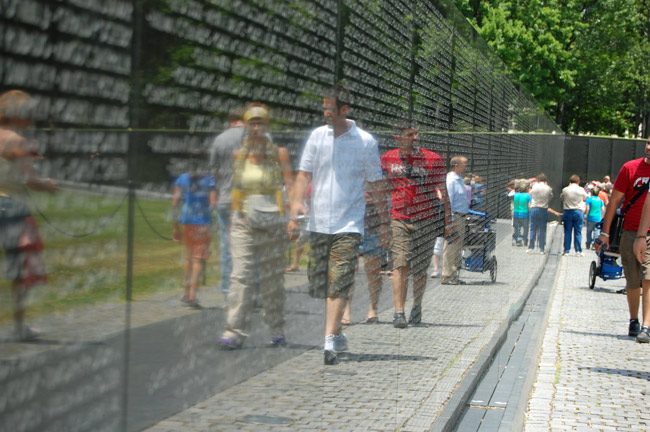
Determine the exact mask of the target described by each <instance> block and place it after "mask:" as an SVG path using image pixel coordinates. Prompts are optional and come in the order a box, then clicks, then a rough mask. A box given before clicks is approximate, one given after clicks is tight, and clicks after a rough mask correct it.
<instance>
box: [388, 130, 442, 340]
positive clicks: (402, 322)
mask: <svg viewBox="0 0 650 432" xmlns="http://www.w3.org/2000/svg"><path fill="white" fill-rule="evenodd" d="M417 140H418V130H417V128H415V127H413V126H411V125H403V126H401V127H400V128H399V135H396V136H395V141H396V142H397V144H398V145H399V147H398V148H396V149H393V150H389V151H388V152H386V153H385V154H384V155H383V156H382V158H381V167H382V169H383V170H384V172H385V173H386V177H387V179H388V183H389V185H390V190H391V200H392V210H391V232H392V244H391V250H392V254H393V275H392V280H393V306H394V308H395V314H394V316H393V326H395V327H396V328H405V327H407V325H408V324H407V321H406V317H405V315H404V304H405V303H406V292H407V284H408V274H409V270H410V272H411V274H412V277H413V307H412V309H411V315H410V317H409V321H408V322H410V323H411V324H418V323H420V321H421V320H422V306H421V304H422V297H423V295H424V288H425V285H426V280H427V279H426V276H427V273H426V272H427V267H428V266H429V261H431V255H432V254H433V245H434V243H435V241H436V237H437V236H441V235H442V231H443V230H444V215H445V214H447V213H448V212H445V211H444V204H443V203H446V190H445V176H446V169H445V164H444V161H443V159H442V158H441V157H440V156H439V155H438V154H437V153H434V152H432V151H430V150H426V149H423V148H420V147H417V146H415V142H416V141H417Z"/></svg>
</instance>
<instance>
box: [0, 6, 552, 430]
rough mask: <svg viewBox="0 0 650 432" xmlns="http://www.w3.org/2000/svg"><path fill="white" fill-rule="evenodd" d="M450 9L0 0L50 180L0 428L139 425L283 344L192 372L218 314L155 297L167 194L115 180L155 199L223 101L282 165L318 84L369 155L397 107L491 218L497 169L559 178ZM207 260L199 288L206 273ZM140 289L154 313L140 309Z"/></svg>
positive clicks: (516, 93)
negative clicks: (267, 139)
mask: <svg viewBox="0 0 650 432" xmlns="http://www.w3.org/2000/svg"><path fill="white" fill-rule="evenodd" d="M451 3H452V2H450V1H447V0H439V1H428V0H418V1H413V0H283V1H279V0H278V1H266V0H133V1H127V0H111V1H105V0H57V1H52V0H0V92H4V91H6V90H9V89H14V88H19V89H22V90H25V91H27V92H28V93H30V94H31V95H32V96H33V98H34V99H35V101H36V106H35V111H34V113H33V119H34V120H35V127H32V128H30V129H28V130H26V131H25V133H26V135H27V136H28V138H30V139H33V142H34V143H35V145H36V146H37V149H38V150H39V152H40V153H41V154H42V155H43V156H44V157H43V158H42V159H40V160H37V161H36V162H35V166H36V168H37V169H38V171H39V172H40V173H41V174H42V175H43V176H46V177H52V178H54V179H56V180H57V181H58V182H59V183H60V184H62V185H64V186H65V187H64V188H62V189H63V190H62V191H61V192H60V193H59V194H58V195H56V196H54V197H45V198H42V197H39V198H34V199H33V200H32V201H31V204H32V207H33V208H32V211H33V213H34V214H35V215H36V216H37V217H38V220H39V222H40V224H41V227H42V234H43V237H44V240H45V245H46V252H45V256H46V261H47V264H48V267H49V269H50V278H49V279H50V284H49V286H48V288H47V289H45V288H43V289H38V290H36V289H35V290H34V293H33V295H32V298H33V299H34V300H33V305H32V306H30V312H31V314H32V316H33V317H35V319H36V321H38V322H40V323H41V324H42V325H43V326H44V327H46V328H47V329H48V330H49V331H48V334H46V336H45V337H44V338H43V340H42V342H41V343H38V344H19V343H14V342H15V341H14V340H13V339H12V338H11V321H12V317H11V310H10V309H9V308H7V307H6V306H3V307H4V309H2V310H0V388H2V389H4V390H6V391H3V392H0V393H2V396H0V431H12V432H13V431H36V430H38V431H43V430H53V431H55V430H93V431H97V430H124V429H128V430H140V429H142V428H145V427H147V426H149V425H151V424H153V423H155V422H156V421H159V420H160V419H161V418H164V417H167V416H169V415H171V414H173V413H175V412H177V411H179V410H181V409H183V408H185V407H187V406H190V405H192V404H194V403H196V402H197V401H199V400H202V399H204V398H206V397H208V396H209V395H211V394H214V393H215V392H216V391H220V390H222V389H224V388H227V387H228V386H229V385H232V384H234V383H237V382H240V381H242V380H244V379H246V378H248V377H249V376H252V375H254V374H255V373H257V371H259V370H263V369H264V368H266V367H268V366H269V365H272V364H277V363H279V362H281V361H284V360H286V359H287V358H289V357H290V354H287V353H286V352H282V353H274V354H269V355H267V356H265V357H264V358H263V361H262V363H260V364H257V365H255V366H254V367H253V366H251V367H250V368H249V369H245V368H240V367H238V366H239V358H238V360H237V362H232V363H229V364H228V365H227V368H225V369H223V370H227V371H228V373H222V372H223V370H220V371H219V372H216V371H214V370H210V367H211V365H212V364H219V362H220V361H223V357H222V356H221V354H214V353H213V352H212V351H210V350H209V349H208V348H206V344H205V340H206V339H209V338H210V337H213V336H214V335H215V334H217V331H218V330H219V329H215V328H211V327H210V328H208V327H206V326H207V324H206V323H205V322H204V321H209V322H211V323H212V326H214V323H215V322H217V320H215V319H208V318H209V317H211V315H206V314H204V315H201V316H202V319H192V320H190V319H185V318H186V317H185V315H183V314H185V312H183V313H177V311H176V312H173V313H171V312H169V311H170V308H169V307H167V306H168V305H169V304H168V303H169V302H170V300H169V298H171V297H169V296H168V297H164V296H163V297H156V296H160V293H161V292H165V293H166V292H173V293H174V300H175V301H176V300H178V299H176V292H177V291H178V290H179V287H180V286H181V282H180V281H179V277H178V276H177V273H178V272H177V271H176V270H177V269H179V268H180V267H181V264H179V258H178V256H179V254H180V252H179V250H180V247H178V246H176V245H175V244H173V242H171V238H170V233H169V232H167V231H169V220H170V218H171V215H170V211H169V202H168V201H164V202H163V201H160V202H145V201H132V200H129V201H128V202H129V206H128V207H127V205H126V204H125V203H126V202H127V199H126V187H127V186H128V185H130V186H134V187H135V188H136V189H139V190H141V191H146V192H152V191H154V192H162V193H164V194H168V193H169V192H170V189H171V185H172V182H173V181H174V180H175V179H176V177H177V176H178V175H179V174H180V173H181V172H183V171H186V170H187V169H188V167H192V166H194V165H195V163H196V162H198V163H200V164H206V163H207V156H206V152H207V149H208V146H209V143H210V142H211V140H212V139H213V138H214V136H215V135H216V134H218V133H220V132H221V131H222V130H223V129H224V127H225V124H226V117H227V114H228V112H229V111H230V110H232V109H233V108H237V107H241V106H243V105H244V104H245V103H246V102H249V101H251V100H259V101H262V102H264V103H266V104H268V106H269V107H270V108H271V116H272V122H271V135H272V136H273V138H274V141H276V142H278V143H280V144H283V145H285V146H287V147H288V148H289V151H290V154H291V157H292V163H293V164H294V167H295V165H296V164H297V158H298V156H299V154H300V150H301V147H302V144H303V143H304V140H305V138H306V136H307V134H308V132H309V131H310V130H311V129H312V128H314V127H315V126H317V125H320V124H322V114H321V94H322V92H323V90H324V89H326V88H328V87H329V86H331V85H332V84H333V83H334V82H337V81H343V82H344V83H346V85H347V86H348V87H349V88H350V89H351V91H352V94H353V110H352V113H351V118H353V119H355V120H357V121H358V122H359V124H361V125H362V126H363V128H365V129H366V130H368V131H370V132H371V133H373V134H374V135H375V136H377V137H378V138H379V140H380V147H381V148H382V149H383V150H386V149H388V148H391V147H394V146H395V143H394V141H393V139H392V137H393V135H394V133H395V125H396V124H397V123H399V122H400V121H404V120H410V121H414V122H417V124H418V125H419V128H420V142H421V145H422V146H424V147H427V148H430V149H433V150H435V151H437V152H438V153H440V154H441V155H442V156H443V157H444V158H445V159H446V160H448V159H449V157H450V156H452V155H454V154H463V155H466V156H468V157H469V159H470V168H469V171H471V172H473V173H476V174H479V175H481V176H482V177H483V178H484V179H485V182H486V184H487V196H486V201H487V210H488V211H489V212H490V213H492V214H494V215H499V216H507V215H508V214H509V203H508V202H507V199H506V197H505V194H504V191H505V184H506V183H507V181H508V180H510V179H511V178H514V177H528V176H531V175H534V174H536V173H537V172H538V171H540V170H544V171H546V172H547V174H548V175H549V177H550V179H551V183H552V185H553V186H554V187H555V188H556V189H557V187H559V184H560V183H559V182H560V177H561V174H562V163H561V160H562V157H563V155H564V151H563V140H564V137H563V135H562V132H561V131H560V129H559V128H558V127H557V125H555V124H554V123H553V122H552V121H551V119H550V118H549V117H548V116H547V115H546V114H545V113H544V112H543V111H542V110H541V109H540V108H539V107H538V106H537V104H536V103H535V101H534V100H532V99H531V98H530V97H529V95H528V94H527V93H526V92H525V91H523V90H522V89H519V88H517V87H516V86H515V85H513V83H512V82H511V81H510V80H509V79H508V75H507V71H505V70H504V67H503V64H502V63H501V62H500V61H498V60H497V59H496V58H495V57H494V56H493V55H492V54H491V53H490V52H489V51H488V50H487V48H486V46H485V45H484V43H483V42H482V41H481V40H480V39H479V38H478V37H477V35H476V33H475V32H474V31H473V30H472V29H471V28H470V27H469V25H468V24H467V22H466V21H465V20H464V19H463V18H462V17H461V16H460V14H459V13H458V12H457V11H456V10H455V9H454V7H453V6H452V5H451ZM558 161H560V162H558ZM100 186H101V187H100ZM150 196H151V194H150ZM156 196H158V197H160V196H161V195H160V194H156ZM162 196H163V197H164V198H165V199H166V200H167V199H168V196H167V195H162ZM134 213H137V214H136V215H135V216H134ZM127 217H128V218H129V219H127ZM125 221H129V223H128V227H127V222H125ZM134 227H137V228H135V229H134ZM133 229H134V231H135V232H134V233H133V232H132V230H133ZM127 232H128V233H129V236H130V237H129V238H130V240H129V241H127V240H126V236H127ZM133 239H135V240H133ZM132 241H134V242H135V245H136V246H135V248H132V245H133V243H132ZM127 249H128V252H125V251H127ZM133 249H135V251H134V250H133ZM127 255H128V258H127ZM213 257H214V255H213ZM213 257H211V258H210V259H212V260H214V258H213ZM127 259H128V260H129V261H128V263H129V264H128V266H131V265H134V267H133V273H128V272H127V271H126V270H125V268H126V267H127V264H126V263H127ZM210 265H211V266H212V267H208V270H207V272H208V276H207V280H208V282H207V284H210V283H212V284H216V282H215V280H216V276H215V273H214V272H215V270H214V269H215V268H216V265H213V264H212V263H210ZM129 268H130V267H129ZM210 272H212V273H210ZM127 279H128V280H127ZM125 280H126V282H125ZM125 284H126V285H129V286H131V285H132V291H133V298H134V299H135V300H136V302H135V303H134V304H135V306H133V307H134V308H135V309H134V311H132V310H131V309H130V308H131V303H130V302H128V303H127V304H128V308H127V309H126V310H125V305H124V298H125V295H124V291H125V288H124V286H125ZM295 289H296V290H298V289H299V288H295ZM129 290H131V288H129ZM8 292H9V290H8V289H7V290H5V291H3V293H2V294H3V295H4V297H3V301H5V304H6V303H7V302H9V303H10V300H9V299H10V295H9V293H8ZM219 294H220V293H219ZM152 296H153V298H155V299H157V300H156V301H155V302H154V303H153V304H155V307H153V306H152V307H150V308H149V307H148V306H146V307H145V306H142V305H143V304H145V303H144V300H142V299H150V298H152ZM179 297H180V296H179ZM160 298H164V299H165V300H160ZM128 300H129V301H130V300H131V291H129V295H128ZM138 300H141V301H143V303H140V306H138V303H137V301H138ZM146 304H147V305H149V304H148V303H146ZM222 306H223V301H221V305H220V306H214V308H213V310H211V311H210V312H208V313H219V314H221V313H222V312H221V310H222ZM301 307H302V306H301ZM220 308H221V309H220ZM304 309H306V310H307V311H308V312H304V314H305V315H306V316H307V315H311V316H310V317H309V318H310V319H311V320H312V322H310V324H309V325H304V322H303V321H300V320H301V319H303V317H300V316H299V317H298V318H296V319H295V324H296V326H298V327H301V326H302V327H305V328H309V329H312V330H314V331H315V333H319V332H320V329H318V328H317V326H318V325H320V324H318V323H319V322H321V321H322V320H320V317H318V316H316V315H317V314H319V313H321V312H322V311H321V310H320V308H316V307H315V306H313V305H310V306H309V307H307V306H305V308H304ZM215 311H216V312H215ZM301 311H302V309H301ZM220 316H221V315H220ZM161 322H164V323H165V325H166V327H165V336H161V335H160V332H157V329H158V330H160V329H159V328H157V327H156V325H159V324H160V323H161ZM131 327H133V329H134V330H133V334H131V333H130V331H131ZM125 329H126V330H125ZM135 329H137V330H135ZM187 332H191V333H192V334H193V335H194V337H195V339H191V340H190V339H188V338H187V337H186V333H187ZM168 335H172V336H171V337H173V340H174V342H175V343H176V342H177V344H176V345H175V344H174V343H169V340H168ZM314 337H315V336H313V335H312V336H310V337H309V338H305V341H304V344H305V345H304V346H308V345H307V344H309V343H313V341H314V340H315V339H314ZM131 338H133V339H131ZM132 340H133V341H136V342H131V341H132ZM188 341H189V342H191V343H189V342H188ZM148 344H151V349H149V345H148ZM179 346H180V347H182V348H183V350H185V351H182V352H180V353H179V352H176V351H174V348H176V347H179ZM161 347H162V348H161ZM161 349H164V350H166V351H164V352H163V353H162V354H161V351H159V350H161ZM206 353H207V354H206ZM206 355H207V357H206ZM242 358H243V357H242ZM206 370H207V371H208V372H206ZM127 377H128V378H127ZM170 395H172V396H170ZM161 401H164V403H163V402H161Z"/></svg>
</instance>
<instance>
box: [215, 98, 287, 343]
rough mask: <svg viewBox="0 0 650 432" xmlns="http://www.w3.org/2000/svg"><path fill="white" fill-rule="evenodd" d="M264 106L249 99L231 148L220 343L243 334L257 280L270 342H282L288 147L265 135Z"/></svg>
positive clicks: (240, 339)
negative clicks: (237, 143)
mask: <svg viewBox="0 0 650 432" xmlns="http://www.w3.org/2000/svg"><path fill="white" fill-rule="evenodd" d="M269 119H270V117H269V111H268V109H267V107H266V106H265V105H263V104H261V103H257V102H253V103H251V104H249V105H248V106H247V109H246V111H245V113H244V121H245V123H246V134H245V136H244V141H243V145H242V148H241V149H240V150H239V151H237V152H236V153H235V163H234V170H233V182H232V211H233V214H232V221H231V223H232V225H231V232H230V235H231V248H232V249H231V251H232V259H233V271H232V275H231V280H230V293H229V294H228V314H227V324H226V330H225V331H224V333H223V335H222V337H221V338H220V339H219V345H221V347H222V348H224V349H237V348H240V347H241V346H242V344H243V343H244V340H245V339H246V337H247V336H248V330H249V316H250V314H251V313H252V311H253V308H254V306H255V302H254V294H255V287H256V283H257V280H258V278H259V281H260V295H261V300H262V305H263V307H264V321H265V322H266V324H267V325H268V326H269V328H270V330H271V345H272V346H283V345H286V339H285V335H284V302H285V291H284V265H285V260H286V256H285V254H286V246H287V234H286V231H285V229H284V227H285V226H284V223H285V218H284V215H285V209H284V199H283V196H282V188H283V184H284V185H286V188H287V192H288V193H289V194H291V190H292V187H293V179H292V177H291V164H290V161H289V152H288V151H287V149H286V148H284V147H278V146H276V145H275V144H274V143H273V142H272V141H271V139H270V138H269V134H268V133H267V131H268V125H269Z"/></svg>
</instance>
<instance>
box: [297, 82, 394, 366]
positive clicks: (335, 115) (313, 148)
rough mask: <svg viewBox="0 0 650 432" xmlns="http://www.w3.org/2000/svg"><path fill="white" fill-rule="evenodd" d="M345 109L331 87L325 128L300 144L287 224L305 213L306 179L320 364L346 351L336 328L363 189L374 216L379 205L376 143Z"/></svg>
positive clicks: (346, 100) (339, 90)
mask: <svg viewBox="0 0 650 432" xmlns="http://www.w3.org/2000/svg"><path fill="white" fill-rule="evenodd" d="M349 110H350V95H349V92H348V91H347V89H345V88H344V87H343V86H340V85H336V86H334V88H332V89H331V90H330V91H329V92H328V93H327V94H326V95H325V96H324V98H323V117H324V118H325V122H326V123H327V125H325V126H321V127H319V128H316V129H314V130H313V131H312V133H311V134H310V136H309V138H308V139H307V143H306V144H305V148H304V150H303V153H302V157H301V160H300V166H299V169H298V175H297V177H296V188H295V191H294V194H293V195H292V199H291V220H290V221H289V225H288V230H289V233H290V234H292V233H297V230H298V228H299V226H298V219H297V217H298V215H299V214H304V213H305V208H304V206H303V197H304V195H305V190H306V189H307V184H308V183H309V181H310V180H311V181H312V188H313V191H312V205H311V208H310V211H309V231H311V237H310V241H309V243H310V246H311V249H310V257H309V270H308V271H309V289H310V295H311V296H312V297H316V298H326V318H325V345H324V363H325V364H326V365H334V364H337V363H338V357H337V353H339V352H342V351H346V350H347V339H346V337H345V335H344V334H343V333H342V332H341V326H340V323H341V319H342V317H343V312H344V309H345V305H346V303H347V301H348V295H349V293H350V289H351V288H352V286H353V284H354V271H355V266H356V263H357V250H358V246H359V243H360V241H361V237H362V235H363V233H364V225H363V224H364V214H365V206H366V200H365V199H364V193H365V190H364V188H365V189H367V191H368V193H369V195H370V199H371V201H373V202H374V203H375V204H376V205H377V206H378V210H379V211H380V212H382V211H384V202H385V200H384V199H383V193H382V191H381V187H382V186H381V185H382V183H383V182H382V181H381V180H382V174H381V168H380V164H379V150H378V147H377V141H376V140H375V139H374V138H373V137H372V135H370V134H369V133H367V132H366V131H363V130H361V129H360V128H358V127H357V125H356V123H355V122H354V121H352V120H349V119H348V118H347V115H348V112H349ZM292 235H293V234H292ZM380 237H381V238H382V241H383V242H384V243H385V242H386V241H387V232H386V225H384V226H383V227H380Z"/></svg>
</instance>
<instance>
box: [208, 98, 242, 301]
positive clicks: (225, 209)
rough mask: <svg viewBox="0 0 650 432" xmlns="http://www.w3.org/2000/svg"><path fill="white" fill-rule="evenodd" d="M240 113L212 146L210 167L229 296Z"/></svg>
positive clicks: (223, 282)
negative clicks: (234, 164)
mask: <svg viewBox="0 0 650 432" xmlns="http://www.w3.org/2000/svg"><path fill="white" fill-rule="evenodd" d="M241 117H242V113H241V110H239V109H238V110H233V111H231V112H230V113H229V114H228V129H226V130H225V131H223V132H222V133H221V134H219V135H218V136H217V137H216V138H215V139H214V141H213V142H212V144H211V146H210V166H211V167H212V168H213V169H214V175H215V178H216V181H217V185H218V187H219V194H218V195H219V203H218V204H217V222H218V223H219V255H220V260H219V262H220V269H219V270H220V273H221V292H223V294H224V296H227V295H228V290H229V289H230V273H231V272H232V258H231V256H230V207H231V203H230V194H231V186H232V155H233V153H234V152H235V150H238V149H239V148H241V144H242V139H243V137H244V123H243V122H242V119H241Z"/></svg>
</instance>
